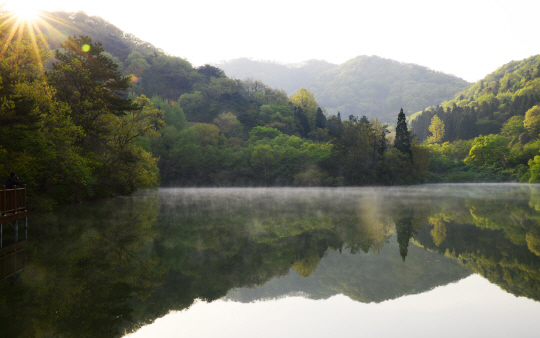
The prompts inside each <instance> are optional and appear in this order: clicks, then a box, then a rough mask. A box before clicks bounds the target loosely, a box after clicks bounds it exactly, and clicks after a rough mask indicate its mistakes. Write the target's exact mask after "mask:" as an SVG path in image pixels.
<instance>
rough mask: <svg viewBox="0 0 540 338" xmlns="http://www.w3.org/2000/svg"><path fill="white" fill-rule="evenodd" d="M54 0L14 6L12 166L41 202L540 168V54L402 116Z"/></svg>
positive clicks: (394, 181)
mask: <svg viewBox="0 0 540 338" xmlns="http://www.w3.org/2000/svg"><path fill="white" fill-rule="evenodd" d="M48 15H49V16H44V20H43V22H45V23H42V24H41V27H42V28H43V32H41V31H40V30H39V29H40V28H39V27H38V28H33V27H30V26H24V25H20V24H19V22H18V21H17V19H16V17H14V16H12V15H11V13H9V12H3V13H2V16H1V17H0V20H1V26H0V36H1V37H2V41H3V44H2V46H1V48H2V51H3V57H2V59H1V60H0V63H1V69H0V72H1V73H0V77H1V83H0V98H1V101H2V108H1V111H0V121H1V124H0V172H2V173H4V175H5V176H6V177H7V175H8V174H9V173H10V172H17V174H18V175H19V176H20V177H21V178H22V181H23V183H26V184H27V185H28V187H29V191H30V194H31V195H30V197H31V199H30V203H31V206H32V208H36V209H50V208H52V207H54V206H55V205H58V204H62V203H67V202H78V201H82V200H88V199H95V198H102V197H107V196H115V195H127V194H131V193H133V192H134V191H137V190H141V189H148V188H155V187H158V186H162V187H170V186H193V187H204V186H213V187H225V186H242V187H246V186H248V187H249V186H262V187H268V186H330V187H332V186H365V185H400V184H418V183H425V182H500V181H521V182H536V181H537V180H539V177H540V156H538V154H539V152H540V141H537V138H538V134H539V133H540V122H538V121H540V118H539V117H538V116H540V108H539V106H538V105H537V104H538V102H539V99H540V94H539V93H538V88H539V84H540V82H539V81H540V80H539V79H540V59H539V58H538V57H531V58H529V59H527V60H523V61H520V62H512V63H509V64H507V65H505V66H503V67H501V68H500V69H499V70H497V71H496V72H494V73H492V74H490V75H488V76H486V78H485V79H484V80H482V81H479V82H478V83H475V84H473V85H471V86H470V87H468V88H466V89H464V90H463V91H462V92H459V93H458V94H457V95H456V96H455V98H454V99H453V100H449V101H445V102H443V103H441V104H440V105H436V106H430V107H428V108H426V109H424V110H423V111H421V112H418V113H415V114H414V115H413V116H412V117H410V118H408V119H407V118H406V116H405V112H406V111H407V110H408V109H410V108H407V107H404V108H402V109H396V111H395V112H394V118H393V119H394V121H396V122H395V124H392V125H389V124H387V123H383V122H382V121H381V120H379V119H378V118H376V117H367V116H366V115H364V116H361V117H358V116H357V115H355V114H353V113H352V111H353V110H354V109H352V108H351V111H344V112H343V113H342V112H337V113H336V114H335V115H334V114H331V113H329V112H328V111H327V109H326V108H325V107H323V106H322V105H321V104H320V103H319V101H318V100H317V98H316V96H315V94H314V93H313V92H311V91H310V90H308V89H306V88H302V87H301V88H298V89H297V90H296V91H295V92H294V93H292V94H291V95H288V94H287V93H286V92H285V91H284V90H282V89H277V88H271V87H270V86H268V85H266V84H265V83H263V82H261V81H258V80H253V79H245V80H238V79H231V78H228V77H227V76H225V73H224V72H223V70H221V69H219V68H216V67H215V66H212V65H203V66H200V67H194V66H193V65H192V64H191V63H190V62H188V61H187V60H185V59H182V58H180V57H175V56H171V55H167V54H166V53H164V52H163V51H162V50H160V49H158V48H155V47H154V46H152V45H151V44H149V43H145V42H143V41H141V40H139V39H137V38H136V37H133V36H131V35H129V34H124V33H123V32H122V31H120V30H119V29H118V28H116V27H114V26H112V25H111V24H110V23H108V22H106V21H104V20H103V19H100V18H97V17H89V16H87V15H86V14H84V13H82V12H79V13H65V12H54V13H49V14H48ZM47 20H48V21H47ZM53 24H55V25H53ZM55 27H58V29H57V28H55ZM15 32H18V33H17V36H16V38H14V36H15ZM86 32H88V34H89V35H85V34H81V35H77V34H76V33H86ZM90 35H91V36H90ZM101 40H103V43H102V42H101ZM383 61H384V60H382V61H381V60H379V59H377V58H357V59H355V60H354V62H353V61H351V62H352V63H353V64H354V63H362V64H366V63H377V62H383ZM384 62H386V61H384ZM384 62H383V63H384ZM393 65H394V66H395V67H398V68H399V67H400V65H399V64H396V63H393ZM323 66H324V65H323ZM323 66H321V67H322V68H325V67H323ZM314 67H315V66H314ZM360 68H361V67H360ZM376 68H377V67H374V68H373V69H376ZM379 68H380V67H379ZM386 68H392V67H386ZM409 68H410V69H411V70H410V72H412V73H415V72H416V73H418V72H420V73H421V72H424V73H430V72H428V71H427V70H426V69H423V70H422V69H421V67H420V68H418V67H417V68H415V67H409ZM337 69H338V70H339V69H342V66H340V67H339V68H337ZM366 69H367V70H366V72H368V70H369V69H371V68H369V67H367V68H366ZM373 69H371V75H370V76H371V77H377V72H376V71H375V70H373ZM338 70H336V69H333V70H332V69H330V70H327V72H328V71H333V72H336V71H338ZM398 72H399V71H398ZM325 74H326V73H325ZM389 74H390V73H385V74H382V75H380V76H381V79H384V78H389V76H390V75H389ZM407 74H409V73H404V75H403V76H408V75H407ZM430 74H431V73H430ZM439 75H440V76H442V75H441V74H439ZM439 75H437V74H432V75H430V76H439ZM322 78H323V77H319V80H321V79H322ZM329 81H330V80H329ZM332 81H333V80H332ZM332 81H330V82H332ZM336 81H337V80H336ZM381 81H382V80H381ZM401 83H403V84H405V83H407V82H406V81H405V82H403V81H401ZM429 83H430V82H429V81H428V82H423V84H422V86H429ZM375 87H377V86H375ZM336 88H337V87H336ZM413 88H416V87H414V86H412V85H411V86H409V87H407V86H405V87H403V88H402V90H401V91H400V92H410V93H414V92H417V91H419V89H413ZM420 91H423V90H420ZM325 92H326V91H325ZM328 93H330V92H329V91H328ZM325 95H326V94H325ZM411 95H412V94H411ZM322 96H324V95H322ZM413 96H414V95H413ZM421 102H424V101H421ZM399 103H400V104H401V103H404V102H403V101H400V102H399ZM400 104H398V105H396V107H399V105H400ZM342 114H343V117H342Z"/></svg>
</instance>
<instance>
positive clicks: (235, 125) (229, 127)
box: [214, 112, 242, 137]
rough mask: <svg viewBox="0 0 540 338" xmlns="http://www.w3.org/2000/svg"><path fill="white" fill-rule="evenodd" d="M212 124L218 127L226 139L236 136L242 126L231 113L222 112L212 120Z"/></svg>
mask: <svg viewBox="0 0 540 338" xmlns="http://www.w3.org/2000/svg"><path fill="white" fill-rule="evenodd" d="M214 124H215V125H216V126H218V128H219V131H220V132H222V133H223V134H224V135H225V136H227V137H232V136H238V134H240V132H241V128H242V125H241V124H240V121H238V119H237V118H236V116H235V115H234V114H233V113H231V112H223V113H221V114H220V115H219V116H218V117H217V118H215V119H214Z"/></svg>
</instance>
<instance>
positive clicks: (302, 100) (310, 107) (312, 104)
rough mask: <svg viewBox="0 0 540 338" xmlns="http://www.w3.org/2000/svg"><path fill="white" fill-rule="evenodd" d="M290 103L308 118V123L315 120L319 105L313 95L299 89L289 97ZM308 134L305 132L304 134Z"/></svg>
mask: <svg viewBox="0 0 540 338" xmlns="http://www.w3.org/2000/svg"><path fill="white" fill-rule="evenodd" d="M289 99H290V100H291V102H292V103H293V104H294V105H295V106H298V107H300V108H302V111H303V112H304V113H305V114H306V115H307V116H308V117H309V120H310V121H313V120H314V119H315V116H316V114H317V108H319V104H318V103H317V100H315V95H314V94H313V93H312V92H310V91H309V90H307V89H305V88H300V89H298V90H297V91H296V92H294V94H293V95H291V96H289ZM307 133H309V131H308V132H306V134H307Z"/></svg>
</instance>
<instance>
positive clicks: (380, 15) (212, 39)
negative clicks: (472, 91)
mask: <svg viewBox="0 0 540 338" xmlns="http://www.w3.org/2000/svg"><path fill="white" fill-rule="evenodd" d="M1 1H2V0H0V2H1ZM4 3H5V4H6V7H7V8H9V7H10V6H17V5H18V6H20V5H21V4H22V3H25V4H24V8H40V9H46V10H56V9H62V10H66V11H79V10H82V11H85V12H86V13H88V14H89V15H97V16H101V17H102V18H104V19H106V20H108V21H110V22H111V23H112V24H114V25H116V26H117V27H119V28H120V29H122V30H124V31H125V32H128V33H132V34H134V35H135V36H137V37H139V38H141V39H142V40H145V41H148V42H150V43H152V44H154V45H155V46H156V47H158V48H162V49H163V50H164V51H165V52H167V53H170V54H172V55H176V56H180V57H183V58H186V59H188V60H189V61H190V62H192V63H193V64H194V65H196V66H198V65H201V64H204V63H209V62H219V61H222V60H229V59H233V58H238V57H250V58H254V59H263V60H276V61H280V62H301V61H305V60H309V59H323V60H327V61H329V62H333V63H342V62H344V61H347V60H348V59H351V58H353V57H355V56H358V55H378V56H381V57H385V58H390V59H394V60H398V61H403V62H410V63H416V64H419V65H422V66H427V67H429V68H431V69H434V70H439V71H443V72H445V73H450V74H454V75H457V76H459V77H462V78H464V79H466V80H468V81H476V80H479V79H481V78H483V77H484V76H485V75H486V74H488V73H490V72H492V71H494V70H495V69H497V68H498V67H500V66H502V65H503V64H505V63H507V62H509V61H511V60H520V59H524V58H527V57H529V56H531V55H536V54H540V44H539V43H538V42H537V33H538V27H537V22H538V21H537V20H538V19H537V17H538V13H539V12H540V1H538V0H532V1H531V0H511V1H508V0H454V1H433V0H429V1H423V0H409V1H403V0H379V1H373V0H370V1H362V0H361V1H355V2H353V1H343V0H333V1H325V2H320V3H317V2H314V1H303V0H302V1H298V0H286V1H285V0H275V1H271V2H270V1H257V2H255V1H251V0H250V1H247V0H229V1H207V0H198V1H174V2H173V1H164V0H152V1H138V0H136V1H129V2H127V1H111V0H92V1H77V0H69V1H65V0H47V1H43V0H42V1H35V0H30V1H24V0H4Z"/></svg>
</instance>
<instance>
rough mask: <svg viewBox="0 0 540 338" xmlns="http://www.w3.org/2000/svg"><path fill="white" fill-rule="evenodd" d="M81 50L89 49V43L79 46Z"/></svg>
mask: <svg viewBox="0 0 540 338" xmlns="http://www.w3.org/2000/svg"><path fill="white" fill-rule="evenodd" d="M81 49H82V51H83V52H88V51H89V50H90V45H88V44H86V45H83V46H82V47H81Z"/></svg>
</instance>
